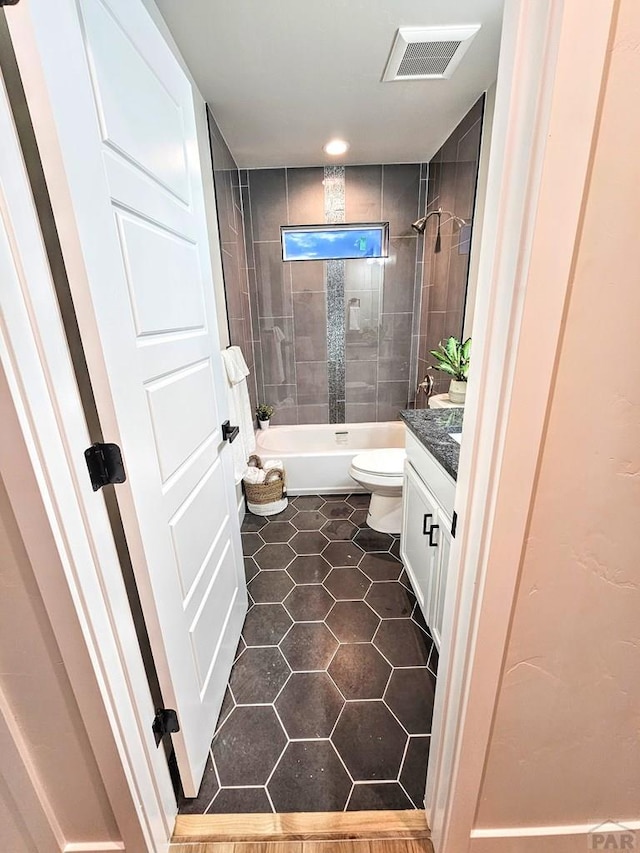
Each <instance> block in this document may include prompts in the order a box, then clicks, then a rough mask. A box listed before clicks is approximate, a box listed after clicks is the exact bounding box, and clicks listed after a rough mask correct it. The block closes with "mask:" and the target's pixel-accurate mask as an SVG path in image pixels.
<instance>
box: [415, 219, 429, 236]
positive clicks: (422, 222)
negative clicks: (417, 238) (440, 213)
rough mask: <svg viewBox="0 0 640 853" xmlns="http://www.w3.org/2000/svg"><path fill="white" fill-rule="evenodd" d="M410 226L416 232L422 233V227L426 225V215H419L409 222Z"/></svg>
mask: <svg viewBox="0 0 640 853" xmlns="http://www.w3.org/2000/svg"><path fill="white" fill-rule="evenodd" d="M411 227H412V228H413V230H414V231H416V232H417V233H418V234H424V229H425V228H426V227H427V217H426V216H421V217H420V219H416V221H415V222H412V223H411Z"/></svg>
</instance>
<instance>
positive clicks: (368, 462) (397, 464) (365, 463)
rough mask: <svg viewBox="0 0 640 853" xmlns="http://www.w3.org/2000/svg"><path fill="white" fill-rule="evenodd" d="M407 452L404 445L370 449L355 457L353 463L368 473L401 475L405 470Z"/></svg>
mask: <svg viewBox="0 0 640 853" xmlns="http://www.w3.org/2000/svg"><path fill="white" fill-rule="evenodd" d="M406 458H407V454H406V452H405V450H404V448H402V447H385V448H382V449H381V450H368V451H367V452H366V453H359V454H358V456H356V457H354V459H353V462H352V463H351V465H352V466H353V467H354V468H356V469H357V470H358V471H362V472H363V473H366V474H382V475H387V476H390V477H400V476H402V474H403V472H404V460H405V459H406Z"/></svg>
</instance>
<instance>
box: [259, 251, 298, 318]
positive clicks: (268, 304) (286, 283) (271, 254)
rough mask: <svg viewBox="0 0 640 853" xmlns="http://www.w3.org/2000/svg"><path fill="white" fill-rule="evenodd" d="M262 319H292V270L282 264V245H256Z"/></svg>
mask: <svg viewBox="0 0 640 853" xmlns="http://www.w3.org/2000/svg"><path fill="white" fill-rule="evenodd" d="M253 249H254V254H255V259H256V281H257V294H258V311H259V313H260V317H292V316H293V301H292V298H291V269H290V266H289V264H283V263H282V254H281V249H280V243H257V242H256V243H254V246H253Z"/></svg>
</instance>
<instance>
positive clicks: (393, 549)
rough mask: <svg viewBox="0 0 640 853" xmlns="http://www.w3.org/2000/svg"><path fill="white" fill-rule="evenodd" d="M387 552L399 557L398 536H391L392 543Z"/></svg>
mask: <svg viewBox="0 0 640 853" xmlns="http://www.w3.org/2000/svg"><path fill="white" fill-rule="evenodd" d="M389 553H390V554H393V556H394V557H397V558H398V559H400V537H399V536H394V537H393V545H392V546H391V548H389Z"/></svg>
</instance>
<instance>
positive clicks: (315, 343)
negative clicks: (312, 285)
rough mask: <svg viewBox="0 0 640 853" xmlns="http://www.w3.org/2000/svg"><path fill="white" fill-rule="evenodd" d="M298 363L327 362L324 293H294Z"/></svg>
mask: <svg viewBox="0 0 640 853" xmlns="http://www.w3.org/2000/svg"><path fill="white" fill-rule="evenodd" d="M293 317H294V322H295V354H296V361H297V362H302V361H326V360H327V299H326V296H325V294H324V293H294V295H293Z"/></svg>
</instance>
